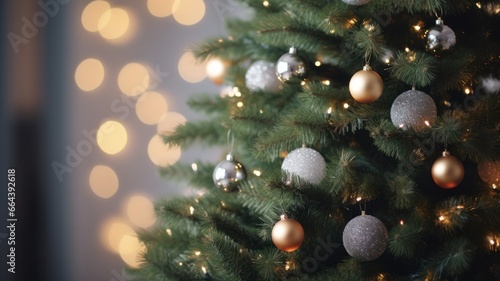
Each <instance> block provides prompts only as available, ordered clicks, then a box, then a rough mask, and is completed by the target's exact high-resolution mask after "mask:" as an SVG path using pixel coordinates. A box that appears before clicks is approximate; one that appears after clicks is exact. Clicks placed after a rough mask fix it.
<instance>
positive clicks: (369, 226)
mask: <svg viewBox="0 0 500 281" xmlns="http://www.w3.org/2000/svg"><path fill="white" fill-rule="evenodd" d="M342 240H343V242H344V247H345V249H346V251H347V253H349V255H351V256H352V257H354V258H356V259H358V260H361V261H372V260H374V259H377V258H378V257H380V256H381V255H382V254H383V253H384V251H385V248H386V246H387V229H386V228H385V225H384V224H383V223H382V222H381V221H380V220H379V219H377V218H376V217H374V216H370V215H361V216H357V217H355V218H353V219H352V220H351V221H350V222H349V223H347V225H346V226H345V228H344V234H343V236H342Z"/></svg>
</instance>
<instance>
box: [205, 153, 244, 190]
mask: <svg viewBox="0 0 500 281" xmlns="http://www.w3.org/2000/svg"><path fill="white" fill-rule="evenodd" d="M212 178H213V180H214V183H215V185H216V186H217V187H220V188H221V189H222V190H224V191H226V192H230V191H236V190H238V183H239V182H240V181H242V180H245V179H246V178H247V172H246V171H245V167H243V165H241V163H240V162H238V161H236V160H235V159H234V158H233V155H231V154H228V155H227V156H226V160H224V161H221V162H220V163H219V164H217V166H215V169H214V173H213V175H212Z"/></svg>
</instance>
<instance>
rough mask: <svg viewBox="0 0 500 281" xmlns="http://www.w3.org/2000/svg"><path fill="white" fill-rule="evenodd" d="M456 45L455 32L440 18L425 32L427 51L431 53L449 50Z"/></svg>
mask: <svg viewBox="0 0 500 281" xmlns="http://www.w3.org/2000/svg"><path fill="white" fill-rule="evenodd" d="M456 43H457V38H456V36H455V32H454V31H453V30H452V29H451V28H450V27H449V26H447V25H445V24H444V21H443V20H442V19H441V18H438V19H437V20H436V25H435V26H433V27H431V29H429V30H428V31H427V50H429V51H432V52H438V51H444V50H449V49H450V48H451V47H453V45H455V44H456Z"/></svg>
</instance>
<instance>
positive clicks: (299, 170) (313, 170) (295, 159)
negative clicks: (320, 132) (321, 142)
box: [281, 147, 326, 184]
mask: <svg viewBox="0 0 500 281" xmlns="http://www.w3.org/2000/svg"><path fill="white" fill-rule="evenodd" d="M325 168H326V163H325V159H324V158H323V156H321V154H320V153H319V152H317V151H316V150H314V149H312V148H308V147H302V148H297V149H295V150H293V151H292V152H290V153H288V155H287V156H286V158H285V160H284V161H283V164H282V165H281V170H283V171H284V172H285V173H286V174H287V175H288V178H289V179H290V178H291V176H298V177H299V178H301V179H302V180H304V181H306V182H308V183H310V184H319V183H320V182H321V181H322V180H323V178H324V177H325Z"/></svg>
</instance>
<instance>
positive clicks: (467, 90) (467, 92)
mask: <svg viewBox="0 0 500 281" xmlns="http://www.w3.org/2000/svg"><path fill="white" fill-rule="evenodd" d="M464 93H465V94H466V95H469V94H471V93H472V91H471V89H470V88H468V87H466V88H465V89H464Z"/></svg>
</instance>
